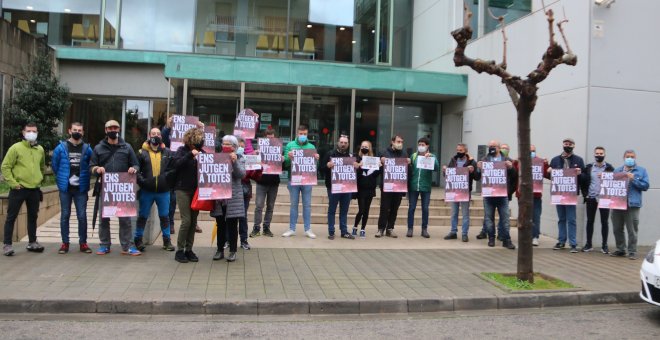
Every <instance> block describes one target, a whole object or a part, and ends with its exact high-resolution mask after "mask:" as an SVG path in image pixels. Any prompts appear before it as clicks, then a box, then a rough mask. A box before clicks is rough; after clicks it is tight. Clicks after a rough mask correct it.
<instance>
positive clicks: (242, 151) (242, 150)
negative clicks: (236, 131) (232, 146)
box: [236, 146, 245, 155]
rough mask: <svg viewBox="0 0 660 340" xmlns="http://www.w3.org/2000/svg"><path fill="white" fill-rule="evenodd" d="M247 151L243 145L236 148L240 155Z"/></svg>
mask: <svg viewBox="0 0 660 340" xmlns="http://www.w3.org/2000/svg"><path fill="white" fill-rule="evenodd" d="M244 152H245V149H244V148H243V147H242V146H239V147H238V149H236V153H237V154H239V155H242V154H243V153H244Z"/></svg>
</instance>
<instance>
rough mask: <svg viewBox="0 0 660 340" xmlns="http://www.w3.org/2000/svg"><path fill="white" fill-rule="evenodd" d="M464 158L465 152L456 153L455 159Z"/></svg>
mask: <svg viewBox="0 0 660 340" xmlns="http://www.w3.org/2000/svg"><path fill="white" fill-rule="evenodd" d="M463 157H465V152H457V153H456V158H463Z"/></svg>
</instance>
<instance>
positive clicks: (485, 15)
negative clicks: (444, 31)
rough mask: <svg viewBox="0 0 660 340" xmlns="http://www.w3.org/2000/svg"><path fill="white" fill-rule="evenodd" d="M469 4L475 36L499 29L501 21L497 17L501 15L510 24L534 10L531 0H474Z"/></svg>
mask: <svg viewBox="0 0 660 340" xmlns="http://www.w3.org/2000/svg"><path fill="white" fill-rule="evenodd" d="M469 6H470V9H471V10H472V13H473V16H472V29H473V30H474V32H475V34H474V35H473V38H477V37H480V36H482V35H484V34H487V33H490V32H492V31H494V30H497V29H499V28H500V25H499V22H498V21H497V19H495V18H497V17H499V16H504V22H505V23H506V24H507V25H508V24H510V23H512V22H514V21H516V20H518V19H519V18H522V17H523V16H525V15H527V14H529V13H530V12H531V11H532V1H531V0H472V1H470V4H469ZM486 6H488V7H486ZM482 9H483V10H482ZM489 10H490V13H492V16H491V14H490V13H489ZM493 16H494V17H495V18H493Z"/></svg>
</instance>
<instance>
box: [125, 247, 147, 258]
mask: <svg viewBox="0 0 660 340" xmlns="http://www.w3.org/2000/svg"><path fill="white" fill-rule="evenodd" d="M121 254H122V255H131V256H140V255H142V253H141V252H140V251H139V250H138V249H137V248H135V247H130V248H128V249H127V250H122V251H121Z"/></svg>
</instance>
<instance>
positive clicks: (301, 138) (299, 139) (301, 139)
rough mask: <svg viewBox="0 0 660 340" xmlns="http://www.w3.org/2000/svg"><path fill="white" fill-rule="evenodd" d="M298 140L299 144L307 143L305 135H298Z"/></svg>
mask: <svg viewBox="0 0 660 340" xmlns="http://www.w3.org/2000/svg"><path fill="white" fill-rule="evenodd" d="M298 142H300V144H305V143H307V136H305V135H301V136H298Z"/></svg>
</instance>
